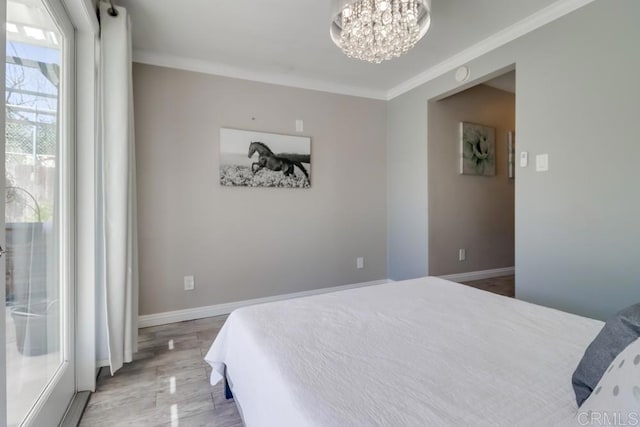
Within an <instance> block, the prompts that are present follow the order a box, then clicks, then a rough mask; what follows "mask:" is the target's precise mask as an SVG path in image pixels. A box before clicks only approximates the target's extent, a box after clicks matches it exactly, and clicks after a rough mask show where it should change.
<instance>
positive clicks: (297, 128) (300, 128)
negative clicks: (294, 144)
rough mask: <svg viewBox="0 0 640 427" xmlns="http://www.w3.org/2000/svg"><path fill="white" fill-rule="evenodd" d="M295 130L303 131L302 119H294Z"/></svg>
mask: <svg viewBox="0 0 640 427" xmlns="http://www.w3.org/2000/svg"><path fill="white" fill-rule="evenodd" d="M296 132H304V121H302V120H300V119H298V120H296Z"/></svg>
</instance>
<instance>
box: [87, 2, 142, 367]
mask: <svg viewBox="0 0 640 427" xmlns="http://www.w3.org/2000/svg"><path fill="white" fill-rule="evenodd" d="M109 7H110V6H109V5H108V4H106V3H101V4H100V18H101V19H100V26H101V35H100V96H99V103H100V105H99V108H100V135H99V137H100V138H99V150H98V160H97V163H98V164H97V169H98V201H97V207H98V218H97V220H98V234H99V235H98V239H97V240H98V246H99V247H98V253H99V254H100V258H101V262H100V265H99V267H98V276H99V277H98V283H99V286H100V287H101V289H100V291H101V292H99V294H102V296H103V301H100V302H99V303H104V306H103V307H101V308H102V310H104V314H105V319H102V320H103V321H104V325H105V327H106V336H107V346H108V353H109V355H108V356H109V365H110V366H111V373H112V374H113V373H115V372H116V371H117V370H118V369H120V368H121V367H122V365H123V364H124V363H128V362H131V361H132V360H133V353H135V352H136V351H137V338H138V332H137V331H138V325H137V319H138V245H137V227H136V215H137V213H136V179H135V178H136V169H135V163H136V160H135V145H134V132H133V130H134V128H133V91H132V75H131V64H132V60H131V25H130V21H129V15H128V14H127V11H126V9H124V8H121V7H118V8H117V11H118V15H117V16H111V15H109V13H108V11H107V10H108V8H109ZM102 310H98V312H99V313H100V312H101V311H102ZM99 323H101V322H99Z"/></svg>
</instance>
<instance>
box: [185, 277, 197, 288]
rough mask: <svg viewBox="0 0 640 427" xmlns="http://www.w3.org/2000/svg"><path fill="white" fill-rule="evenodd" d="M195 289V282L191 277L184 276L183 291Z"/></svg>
mask: <svg viewBox="0 0 640 427" xmlns="http://www.w3.org/2000/svg"><path fill="white" fill-rule="evenodd" d="M195 288H196V280H195V278H194V277H193V276H184V290H185V291H192V290H194V289H195Z"/></svg>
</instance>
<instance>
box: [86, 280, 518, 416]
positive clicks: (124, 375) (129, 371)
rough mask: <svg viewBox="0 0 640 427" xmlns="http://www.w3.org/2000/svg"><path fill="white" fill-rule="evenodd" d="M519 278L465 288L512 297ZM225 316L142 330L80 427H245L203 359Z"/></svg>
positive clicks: (104, 379)
mask: <svg viewBox="0 0 640 427" xmlns="http://www.w3.org/2000/svg"><path fill="white" fill-rule="evenodd" d="M514 282H515V278H514V276H506V277H498V278H494V279H485V280H478V281H473V282H467V283H464V284H465V285H469V286H473V287H475V288H478V289H483V290H486V291H489V292H494V293H497V294H501V295H505V296H509V297H513V296H514V293H515V292H514ZM226 319H227V317H226V316H219V317H211V318H208V319H200V320H193V321H190V322H181V323H174V324H171V325H163V326H155V327H152V328H145V329H140V334H139V339H138V342H139V351H138V353H137V354H136V355H135V360H134V362H133V363H130V364H127V365H125V367H124V368H122V369H121V370H120V371H118V372H117V373H116V375H115V376H113V377H112V376H110V375H109V372H108V369H102V371H101V373H100V376H99V378H98V384H97V390H96V392H95V393H93V394H92V395H91V399H90V400H89V404H88V405H87V408H86V410H85V412H84V415H83V417H82V420H81V422H80V426H83V427H103V426H105V427H107V426H109V427H113V426H136V427H138V426H140V427H144V426H154V427H155V426H168V427H169V426H170V427H178V426H180V427H200V426H219V427H240V426H242V425H243V424H242V420H241V418H240V415H239V413H238V410H237V408H236V406H235V403H234V402H233V400H226V399H225V398H224V388H223V385H222V384H218V385H217V386H215V387H212V386H210V385H209V374H210V372H211V368H210V367H209V365H207V364H206V363H205V362H204V360H203V357H204V356H205V354H206V353H207V351H208V349H209V346H210V345H211V343H212V342H213V340H214V338H215V337H216V335H217V334H218V331H219V330H220V328H221V327H222V325H223V324H224V322H225V320H226Z"/></svg>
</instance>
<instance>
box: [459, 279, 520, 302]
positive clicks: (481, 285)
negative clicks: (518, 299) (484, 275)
mask: <svg viewBox="0 0 640 427" xmlns="http://www.w3.org/2000/svg"><path fill="white" fill-rule="evenodd" d="M515 284H516V277H515V276H504V277H494V278H491V279H484V280H474V281H472V282H465V283H463V285H468V286H472V287H474V288H478V289H482V290H484V291H489V292H493V293H494V294H499V295H504V296H505V297H511V298H514V297H515V296H516V286H515Z"/></svg>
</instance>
